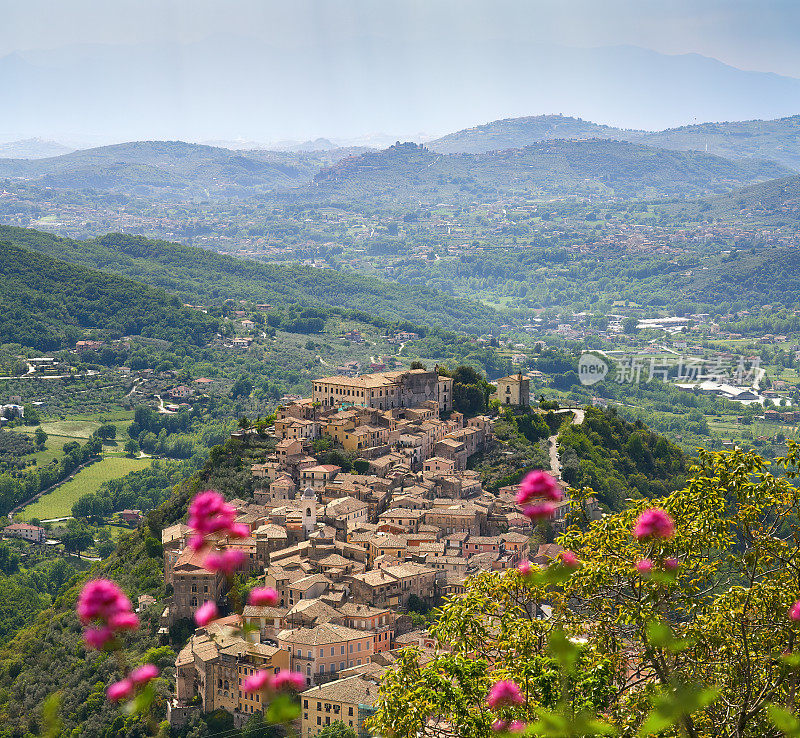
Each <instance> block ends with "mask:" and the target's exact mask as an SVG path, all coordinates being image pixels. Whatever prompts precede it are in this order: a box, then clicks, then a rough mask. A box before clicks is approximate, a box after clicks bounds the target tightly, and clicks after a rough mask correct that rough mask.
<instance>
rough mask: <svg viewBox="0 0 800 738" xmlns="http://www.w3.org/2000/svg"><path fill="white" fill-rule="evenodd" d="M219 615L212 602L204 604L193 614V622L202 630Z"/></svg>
mask: <svg viewBox="0 0 800 738" xmlns="http://www.w3.org/2000/svg"><path fill="white" fill-rule="evenodd" d="M218 615H219V610H217V605H216V603H215V602H214V601H213V600H208V602H204V603H203V604H202V605H200V607H198V608H197V610H196V611H195V613H194V621H195V622H196V623H197V625H198V627H200V628H203V627H205V626H206V625H208V624H209V623H210V622H211V621H212V620H215V619H216V618H217V616H218Z"/></svg>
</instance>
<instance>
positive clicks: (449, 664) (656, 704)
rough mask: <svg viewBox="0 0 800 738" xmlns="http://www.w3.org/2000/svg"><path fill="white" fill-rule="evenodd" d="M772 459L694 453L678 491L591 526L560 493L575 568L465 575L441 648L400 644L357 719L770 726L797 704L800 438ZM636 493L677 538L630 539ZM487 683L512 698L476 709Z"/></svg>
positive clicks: (413, 729) (591, 730) (400, 730)
mask: <svg viewBox="0 0 800 738" xmlns="http://www.w3.org/2000/svg"><path fill="white" fill-rule="evenodd" d="M775 463H776V464H777V465H778V466H780V467H782V468H783V469H784V470H785V475H786V476H781V477H778V476H773V475H772V474H770V473H769V466H768V465H767V463H766V462H765V461H764V460H763V459H761V458H760V457H759V456H757V455H756V454H753V453H751V452H743V451H739V450H737V451H734V452H730V453H713V452H707V451H701V452H700V458H699V466H698V467H696V468H695V470H694V476H693V477H692V478H691V479H690V480H689V482H688V484H687V485H686V487H685V488H683V489H680V490H678V491H676V492H673V493H672V494H669V495H667V496H666V497H664V498H661V499H659V500H656V501H653V502H644V501H642V502H638V503H634V504H633V505H631V506H630V507H629V508H628V509H626V510H624V511H622V512H619V513H617V514H615V515H610V516H606V517H605V518H603V519H602V520H600V521H597V522H590V521H589V520H587V519H586V517H585V516H584V515H583V513H582V511H583V509H584V507H583V503H584V502H585V500H586V498H587V497H588V496H589V495H591V494H593V493H592V491H591V490H589V489H584V490H582V491H577V490H573V491H572V492H571V495H572V498H573V500H574V501H575V502H574V508H573V510H574V514H573V522H572V525H571V526H570V527H569V528H568V529H567V531H566V532H565V533H564V534H563V535H562V536H561V537H560V538H559V539H558V543H559V544H560V545H561V546H563V547H565V548H566V549H568V550H569V551H572V552H574V554H575V555H576V556H577V558H578V560H579V564H578V565H577V566H576V567H574V568H573V567H568V566H566V565H562V564H559V563H556V564H553V565H551V566H550V567H548V568H547V569H543V570H539V571H537V570H534V571H533V572H532V573H531V574H528V575H523V574H521V573H520V572H518V571H514V570H512V571H508V572H505V573H498V572H484V573H481V574H479V575H477V576H476V577H474V578H473V579H472V580H471V581H470V583H469V584H468V586H467V591H466V592H465V593H464V595H461V596H454V597H452V598H451V599H449V600H448V601H447V602H446V603H445V605H444V606H443V607H442V608H441V610H440V611H439V613H438V617H437V620H436V622H435V623H434V624H433V625H432V626H431V628H430V632H431V635H432V636H433V637H434V638H435V639H436V640H437V641H438V643H439V644H440V645H441V646H444V647H446V649H447V650H443V651H440V652H439V653H438V654H437V655H435V656H434V657H433V658H430V656H427V655H426V656H425V657H423V656H422V654H421V653H420V652H419V651H418V650H416V649H406V650H405V651H403V652H402V653H401V656H400V658H399V662H398V666H397V668H396V669H395V670H393V671H391V672H389V673H388V674H387V676H386V678H385V680H384V683H383V685H382V687H381V696H380V699H379V701H378V703H377V712H376V715H375V717H374V719H373V720H372V721H371V723H370V728H371V729H372V730H375V731H376V732H379V733H380V734H382V735H390V734H391V735H393V736H395V737H396V738H412V736H415V737H416V736H424V735H433V734H434V733H435V734H437V735H443V733H442V730H441V726H442V725H446V726H448V727H447V728H446V729H445V733H444V734H448V735H452V736H459V738H473V737H474V738H477V736H481V737H482V738H485V737H486V736H488V735H489V734H490V732H491V731H490V725H491V723H492V721H493V720H494V719H495V718H498V717H502V718H503V719H521V720H524V721H526V722H528V723H532V724H533V725H532V726H531V731H530V732H531V733H533V734H536V735H548V736H549V735H563V736H566V735H570V736H573V735H574V736H578V735H595V734H597V733H600V732H601V730H603V729H602V726H601V724H600V723H601V722H606V723H610V724H611V725H612V726H613V727H614V728H615V729H616V730H617V731H619V732H621V733H622V734H623V735H631V736H632V735H634V734H638V735H655V734H658V735H665V736H677V735H684V736H688V737H689V738H712V737H714V738H717V737H719V738H760V737H761V736H769V737H773V736H774V737H777V736H779V735H781V734H782V733H781V731H779V730H777V729H776V728H775V727H774V725H773V723H772V720H773V717H775V719H780V714H779V710H781V709H783V710H785V711H787V713H786V716H784V723H785V724H786V725H792V724H793V723H792V722H791V721H793V720H794V718H793V717H792V716H791V713H796V712H797V709H798V705H797V702H796V694H795V693H796V683H797V678H798V664H797V656H796V655H792V652H793V651H794V650H795V648H796V645H797V642H798V636H800V623H797V622H794V620H793V619H792V618H790V617H789V610H790V608H791V607H792V605H793V603H794V602H795V601H796V600H797V599H798V589H800V587H798V572H800V539H798V537H797V536H796V535H795V533H794V523H793V521H796V520H797V519H798V517H799V516H800V490H798V489H797V488H796V487H795V486H794V485H793V483H792V480H793V479H794V478H795V477H796V476H798V474H800V471H799V470H800V446H798V445H797V444H795V443H794V442H792V441H789V443H788V453H787V456H786V457H785V458H782V459H777V460H776V461H775ZM649 505H655V506H656V507H659V508H662V509H663V510H666V511H667V512H668V513H669V514H670V515H671V517H672V519H673V520H674V524H675V533H674V535H671V536H667V537H664V538H645V539H641V540H640V539H637V538H636V537H635V536H634V535H632V531H633V529H634V525H635V523H636V521H637V518H638V517H639V515H640V514H641V513H642V512H643V510H644V509H645V508H646V507H647V506H649ZM642 562H646V564H647V567H644V568H642ZM543 603H546V604H547V605H549V606H550V607H551V608H552V615H551V616H550V617H549V618H547V619H544V618H542V617H541V616H540V615H539V614H538V613H539V607H540V605H541V604H543ZM785 654H789V655H788V656H787V655H785ZM498 679H511V680H513V681H514V682H516V684H518V685H520V687H521V689H522V692H523V697H524V698H525V703H524V704H522V705H519V706H516V707H513V708H501V711H500V712H499V713H498V712H497V711H494V714H493V712H492V711H490V710H489V709H487V706H486V696H487V693H488V691H489V689H490V687H491V685H492V684H493V683H494V682H495V681H496V680H498ZM776 706H779V707H776ZM598 716H602V720H599V719H598ZM557 725H561V726H562V728H561V730H560V732H558V731H556V732H551V730H550V728H553V727H554V726H557ZM546 726H550V728H548V727H546ZM792 734H793V735H794V733H792Z"/></svg>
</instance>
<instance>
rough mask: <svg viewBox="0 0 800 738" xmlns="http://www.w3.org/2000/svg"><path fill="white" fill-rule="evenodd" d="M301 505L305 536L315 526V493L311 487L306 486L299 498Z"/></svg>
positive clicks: (311, 531) (312, 530)
mask: <svg viewBox="0 0 800 738" xmlns="http://www.w3.org/2000/svg"><path fill="white" fill-rule="evenodd" d="M300 502H301V504H302V506H303V532H304V533H305V535H306V538H308V536H309V535H310V534H311V533H313V532H314V529H315V528H316V527H317V494H316V492H314V490H313V489H311V487H306V489H305V491H304V492H303V497H302V498H301V500H300Z"/></svg>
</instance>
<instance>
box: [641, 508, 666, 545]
mask: <svg viewBox="0 0 800 738" xmlns="http://www.w3.org/2000/svg"><path fill="white" fill-rule="evenodd" d="M633 535H634V536H635V537H636V538H638V539H639V540H640V541H641V540H644V539H646V538H672V536H673V535H675V523H674V522H673V520H672V518H671V517H670V515H669V513H668V512H667V511H666V510H662V509H660V508H658V507H651V508H648V509H647V510H645V511H644V512H643V513H642V514H641V515H640V516H639V519H638V520H637V521H636V525H635V526H634V529H633Z"/></svg>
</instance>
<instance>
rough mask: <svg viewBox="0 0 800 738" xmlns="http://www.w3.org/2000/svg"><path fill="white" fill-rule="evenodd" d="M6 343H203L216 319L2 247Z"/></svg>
mask: <svg viewBox="0 0 800 738" xmlns="http://www.w3.org/2000/svg"><path fill="white" fill-rule="evenodd" d="M0 274H2V282H1V284H2V289H0V343H21V344H23V345H24V346H32V347H33V348H36V349H39V350H44V351H46V350H51V349H56V348H60V347H62V346H71V345H74V343H75V341H76V340H77V339H78V338H79V337H80V336H81V332H82V331H83V330H85V329H89V328H96V329H101V330H103V331H104V332H107V334H108V335H112V336H117V337H119V336H126V335H139V334H140V335H144V336H147V337H150V338H161V339H165V340H168V341H181V342H183V341H188V342H190V343H192V344H194V345H203V344H204V343H205V342H207V341H208V340H209V339H210V338H211V337H212V336H213V335H214V334H215V332H216V330H217V327H218V324H217V321H216V320H214V319H213V318H211V317H209V316H207V315H204V314H203V313H201V312H198V311H197V310H190V309H188V308H185V307H183V305H182V304H181V302H180V300H178V299H177V298H176V297H172V296H169V295H167V294H165V293H164V292H163V291H161V290H158V289H153V288H151V287H147V286H145V285H143V284H139V283H137V282H133V281H131V280H130V279H125V278H123V277H119V276H116V275H113V274H105V273H103V272H98V271H95V270H93V269H88V268H86V267H84V266H78V265H76V264H70V263H68V262H65V261H60V260H58V259H53V258H51V257H49V256H45V255H44V254H40V253H36V252H33V251H27V250H25V249H22V248H19V247H18V246H14V245H12V244H10V243H8V242H0Z"/></svg>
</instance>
